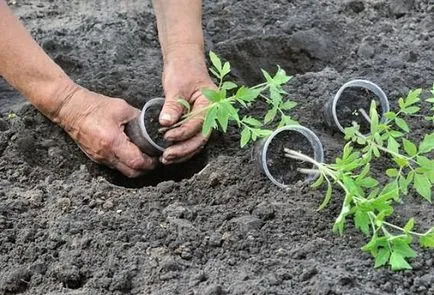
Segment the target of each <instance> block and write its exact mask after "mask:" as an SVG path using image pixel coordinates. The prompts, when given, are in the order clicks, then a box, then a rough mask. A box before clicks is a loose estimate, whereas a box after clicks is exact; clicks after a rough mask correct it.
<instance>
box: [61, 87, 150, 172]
mask: <svg viewBox="0 0 434 295" xmlns="http://www.w3.org/2000/svg"><path fill="white" fill-rule="evenodd" d="M138 114H139V110H137V109H135V108H133V107H132V106H130V105H129V104H128V103H127V102H125V101H124V100H122V99H119V98H111V97H107V96H103V95H100V94H97V93H94V92H91V91H88V90H86V89H84V88H80V87H79V86H77V89H76V91H75V92H73V94H72V95H71V96H70V97H68V98H66V99H65V101H64V102H63V104H62V105H61V107H60V109H59V110H58V111H57V114H56V118H55V121H56V122H58V123H59V124H60V125H61V126H62V127H63V128H64V129H65V131H66V132H67V133H68V134H69V135H70V136H71V137H72V138H73V139H74V140H75V141H76V142H77V143H78V145H79V146H80V148H81V149H82V151H83V152H84V153H85V154H86V155H87V156H88V157H89V158H90V159H91V160H93V161H95V162H97V163H102V164H105V165H107V166H109V167H111V168H115V169H117V170H119V171H120V172H122V173H123V174H124V175H126V176H128V177H137V176H139V175H140V174H143V173H144V172H145V171H147V170H151V169H153V168H154V167H155V166H156V164H157V160H156V159H153V158H150V157H148V156H147V155H144V154H143V153H142V152H141V151H140V150H139V148H138V147H137V146H135V145H134V144H133V143H132V142H131V141H130V140H129V138H128V137H127V135H126V134H125V133H124V132H123V131H124V126H125V124H126V123H127V122H129V121H130V120H132V119H133V118H135V117H136V116H137V115H138Z"/></svg>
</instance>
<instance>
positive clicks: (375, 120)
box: [369, 100, 379, 134]
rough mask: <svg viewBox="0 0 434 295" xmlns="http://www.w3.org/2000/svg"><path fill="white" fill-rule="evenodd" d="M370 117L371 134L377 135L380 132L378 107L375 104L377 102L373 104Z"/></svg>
mask: <svg viewBox="0 0 434 295" xmlns="http://www.w3.org/2000/svg"><path fill="white" fill-rule="evenodd" d="M369 117H370V119H371V134H375V133H376V132H377V130H378V122H379V117H378V112H377V105H376V103H375V100H373V101H372V102H371V108H370V112H369Z"/></svg>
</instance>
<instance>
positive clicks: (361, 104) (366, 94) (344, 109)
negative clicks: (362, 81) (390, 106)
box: [336, 87, 383, 134]
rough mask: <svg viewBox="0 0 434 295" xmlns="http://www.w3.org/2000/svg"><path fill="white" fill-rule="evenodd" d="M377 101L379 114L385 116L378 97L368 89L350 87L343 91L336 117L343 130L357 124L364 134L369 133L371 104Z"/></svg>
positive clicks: (337, 105)
mask: <svg viewBox="0 0 434 295" xmlns="http://www.w3.org/2000/svg"><path fill="white" fill-rule="evenodd" d="M372 101H375V103H376V106H377V112H378V114H379V115H380V116H381V114H383V111H382V108H381V104H380V100H379V99H378V97H377V96H376V95H375V93H373V92H372V91H370V90H369V89H366V88H361V87H349V88H347V89H345V90H344V91H342V94H341V97H340V98H339V100H338V101H337V103H336V116H337V118H338V120H339V123H340V124H341V126H342V127H343V128H347V127H351V126H353V122H356V123H357V124H358V125H359V127H360V129H359V130H360V132H362V133H363V134H367V133H369V126H370V121H369V120H368V119H369V109H370V106H371V102H372Z"/></svg>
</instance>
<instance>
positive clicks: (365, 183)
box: [357, 177, 378, 188]
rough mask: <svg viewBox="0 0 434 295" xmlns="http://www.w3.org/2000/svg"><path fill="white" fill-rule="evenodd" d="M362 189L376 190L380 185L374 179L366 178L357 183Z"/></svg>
mask: <svg viewBox="0 0 434 295" xmlns="http://www.w3.org/2000/svg"><path fill="white" fill-rule="evenodd" d="M357 183H358V184H359V185H360V186H361V187H365V188H374V187H376V186H377V185H378V181H377V180H376V179H374V178H372V177H365V178H363V179H361V180H360V181H358V182H357Z"/></svg>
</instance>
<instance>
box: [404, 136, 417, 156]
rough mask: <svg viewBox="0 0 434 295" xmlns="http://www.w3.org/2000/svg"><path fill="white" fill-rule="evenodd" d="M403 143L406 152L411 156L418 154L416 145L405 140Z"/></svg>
mask: <svg viewBox="0 0 434 295" xmlns="http://www.w3.org/2000/svg"><path fill="white" fill-rule="evenodd" d="M402 143H403V144H404V150H405V152H406V153H407V154H408V155H409V156H410V157H413V156H415V155H416V154H417V147H416V145H415V144H414V143H412V142H411V141H409V140H408V139H405V138H403V139H402Z"/></svg>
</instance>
